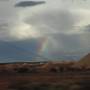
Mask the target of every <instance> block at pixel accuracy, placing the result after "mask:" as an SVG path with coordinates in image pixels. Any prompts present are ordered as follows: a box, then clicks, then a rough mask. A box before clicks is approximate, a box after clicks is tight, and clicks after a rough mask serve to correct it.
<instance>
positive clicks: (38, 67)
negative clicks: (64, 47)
mask: <svg viewBox="0 0 90 90" xmlns="http://www.w3.org/2000/svg"><path fill="white" fill-rule="evenodd" d="M0 90H90V54H88V55H86V56H85V57H84V58H82V59H81V60H80V61H79V62H70V61H68V62H60V61H59V62H21V63H2V64H0Z"/></svg>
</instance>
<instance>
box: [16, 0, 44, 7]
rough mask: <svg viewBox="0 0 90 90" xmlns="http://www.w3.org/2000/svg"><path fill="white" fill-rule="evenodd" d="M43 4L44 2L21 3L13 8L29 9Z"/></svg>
mask: <svg viewBox="0 0 90 90" xmlns="http://www.w3.org/2000/svg"><path fill="white" fill-rule="evenodd" d="M40 4H45V1H21V2H18V3H16V4H15V7H30V6H36V5H40Z"/></svg>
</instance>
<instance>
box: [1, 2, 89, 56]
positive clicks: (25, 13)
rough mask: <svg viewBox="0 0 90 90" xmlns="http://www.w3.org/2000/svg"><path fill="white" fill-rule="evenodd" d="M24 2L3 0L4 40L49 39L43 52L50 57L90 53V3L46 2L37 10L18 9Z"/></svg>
mask: <svg viewBox="0 0 90 90" xmlns="http://www.w3.org/2000/svg"><path fill="white" fill-rule="evenodd" d="M20 1H24V0H0V40H2V41H7V42H12V41H13V42H14V41H15V42H16V41H18V42H20V41H25V40H32V39H36V40H37V39H38V40H39V39H40V40H41V38H45V39H46V40H45V42H44V49H42V53H43V54H47V55H49V54H50V55H51V54H52V52H68V53H69V52H76V53H77V52H80V51H85V52H86V51H87V50H88V49H89V50H90V20H89V17H90V0H44V1H45V2H46V3H45V4H40V5H36V6H33V7H30V6H28V7H15V4H16V3H19V2H20ZM25 1H26V0H25ZM28 1H29V0H28ZM32 1H38V0H32ZM39 1H42V0H39ZM42 48H43V47H42ZM87 52H88V51H87Z"/></svg>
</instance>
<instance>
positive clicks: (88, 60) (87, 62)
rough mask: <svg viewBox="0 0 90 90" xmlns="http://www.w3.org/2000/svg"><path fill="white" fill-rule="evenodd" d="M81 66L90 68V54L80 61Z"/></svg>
mask: <svg viewBox="0 0 90 90" xmlns="http://www.w3.org/2000/svg"><path fill="white" fill-rule="evenodd" d="M79 64H80V65H85V66H90V53H89V54H87V55H86V56H84V57H83V58H82V59H81V60H80V61H79Z"/></svg>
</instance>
